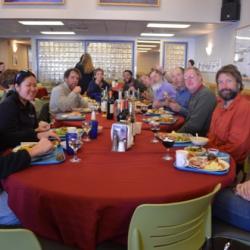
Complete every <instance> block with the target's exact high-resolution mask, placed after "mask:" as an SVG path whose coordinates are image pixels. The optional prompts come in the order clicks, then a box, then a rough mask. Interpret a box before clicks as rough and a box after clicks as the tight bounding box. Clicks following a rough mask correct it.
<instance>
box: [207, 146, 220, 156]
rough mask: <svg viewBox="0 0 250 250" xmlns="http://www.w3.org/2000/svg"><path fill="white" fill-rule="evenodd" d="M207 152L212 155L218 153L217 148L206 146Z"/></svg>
mask: <svg viewBox="0 0 250 250" xmlns="http://www.w3.org/2000/svg"><path fill="white" fill-rule="evenodd" d="M207 152H208V153H209V154H212V155H215V156H217V155H218V154H219V150H218V149H217V148H208V149H207Z"/></svg>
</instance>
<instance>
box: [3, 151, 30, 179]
mask: <svg viewBox="0 0 250 250" xmlns="http://www.w3.org/2000/svg"><path fill="white" fill-rule="evenodd" d="M30 161H31V157H30V155H29V153H28V151H26V150H20V151H18V152H16V153H11V154H9V155H7V156H1V157H0V179H4V178H6V177H7V176H9V175H10V174H12V173H15V172H17V171H20V170H22V169H25V168H28V167H29V166H30Z"/></svg>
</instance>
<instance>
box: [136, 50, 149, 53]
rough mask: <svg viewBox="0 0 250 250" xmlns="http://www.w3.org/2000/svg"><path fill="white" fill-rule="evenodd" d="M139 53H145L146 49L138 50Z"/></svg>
mask: <svg viewBox="0 0 250 250" xmlns="http://www.w3.org/2000/svg"><path fill="white" fill-rule="evenodd" d="M138 52H139V53H146V52H148V50H138Z"/></svg>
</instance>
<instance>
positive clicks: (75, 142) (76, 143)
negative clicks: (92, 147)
mask: <svg viewBox="0 0 250 250" xmlns="http://www.w3.org/2000/svg"><path fill="white" fill-rule="evenodd" d="M81 144H82V143H81V139H80V137H79V136H77V137H71V138H70V139H69V146H70V147H71V148H72V150H73V151H74V156H73V158H72V159H70V161H71V162H73V163H77V162H79V161H81V159H80V158H79V157H78V156H77V151H78V149H79V148H80V147H81Z"/></svg>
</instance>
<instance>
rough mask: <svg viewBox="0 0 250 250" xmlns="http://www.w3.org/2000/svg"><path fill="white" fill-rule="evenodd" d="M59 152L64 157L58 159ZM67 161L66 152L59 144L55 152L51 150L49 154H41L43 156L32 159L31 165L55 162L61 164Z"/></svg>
mask: <svg viewBox="0 0 250 250" xmlns="http://www.w3.org/2000/svg"><path fill="white" fill-rule="evenodd" d="M57 154H62V155H63V158H62V159H60V160H57V159H56V156H57ZM64 161H65V154H64V152H63V148H62V146H58V147H57V148H56V149H55V150H53V152H51V153H50V154H48V155H45V156H41V157H36V158H34V159H32V161H31V165H33V166H36V165H53V164H59V163H61V162H64Z"/></svg>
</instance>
